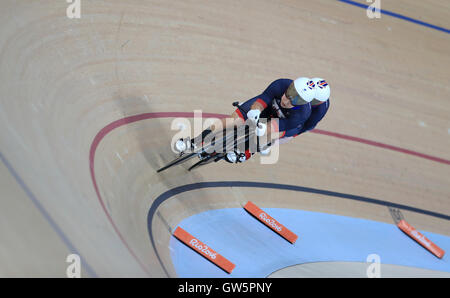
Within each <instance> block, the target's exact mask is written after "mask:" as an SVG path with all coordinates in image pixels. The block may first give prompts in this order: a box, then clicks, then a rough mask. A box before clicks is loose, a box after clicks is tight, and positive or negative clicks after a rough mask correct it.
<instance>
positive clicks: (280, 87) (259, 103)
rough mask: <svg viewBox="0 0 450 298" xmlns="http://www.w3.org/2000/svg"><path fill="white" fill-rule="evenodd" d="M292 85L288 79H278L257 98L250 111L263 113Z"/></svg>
mask: <svg viewBox="0 0 450 298" xmlns="http://www.w3.org/2000/svg"><path fill="white" fill-rule="evenodd" d="M291 83H292V80H290V79H278V80H275V81H273V82H272V83H271V84H270V85H269V86H268V87H267V88H266V90H264V91H263V93H262V94H260V95H259V96H257V100H256V101H255V102H254V103H253V105H252V107H251V109H252V110H255V109H257V110H260V111H261V112H262V111H264V110H265V109H266V108H267V107H269V106H271V105H272V101H273V100H274V99H275V98H281V97H282V96H283V94H284V92H285V91H286V89H287V88H288V87H289V85H290V84H291Z"/></svg>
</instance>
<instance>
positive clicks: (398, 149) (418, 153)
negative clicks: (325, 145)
mask: <svg viewBox="0 0 450 298" xmlns="http://www.w3.org/2000/svg"><path fill="white" fill-rule="evenodd" d="M311 132H313V133H317V134H322V135H327V136H332V137H336V138H340V139H344V140H348V141H353V142H358V143H362V144H366V145H370V146H374V147H379V148H384V149H388V150H392V151H397V152H400V153H404V154H409V155H414V156H417V157H420V158H424V159H428V160H432V161H435V162H439V163H443V164H447V165H450V160H447V159H443V158H440V157H435V156H431V155H427V154H423V153H420V152H416V151H412V150H408V149H404V148H400V147H396V146H392V145H387V144H383V143H380V142H375V141H371V140H367V139H362V138H358V137H352V136H347V135H343V134H340V133H336V132H330V131H325V130H321V129H314V130H312V131H311Z"/></svg>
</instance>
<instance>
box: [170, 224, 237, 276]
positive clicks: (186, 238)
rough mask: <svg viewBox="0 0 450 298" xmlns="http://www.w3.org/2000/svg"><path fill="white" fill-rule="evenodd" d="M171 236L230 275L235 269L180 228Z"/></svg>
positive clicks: (231, 264)
mask: <svg viewBox="0 0 450 298" xmlns="http://www.w3.org/2000/svg"><path fill="white" fill-rule="evenodd" d="M173 235H174V236H175V237H176V238H177V239H178V240H180V241H181V242H183V243H184V244H186V245H187V246H189V247H190V248H192V249H193V250H195V251H196V252H198V253H199V254H201V255H202V256H203V257H205V258H206V259H207V260H209V261H211V262H212V263H214V264H215V265H217V266H219V267H220V268H222V269H223V270H225V271H226V272H228V273H231V272H232V271H233V269H234V268H235V267H236V265H234V264H233V263H231V262H230V261H228V260H227V259H226V258H224V257H223V256H221V255H220V254H218V253H217V252H215V251H214V250H212V249H211V248H210V247H209V246H207V245H206V244H204V243H203V242H201V241H200V240H198V239H197V238H195V237H194V236H192V235H191V234H189V233H188V232H186V231H185V230H183V229H182V228H180V227H178V228H177V229H176V230H175V232H174V233H173Z"/></svg>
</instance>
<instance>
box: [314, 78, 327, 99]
mask: <svg viewBox="0 0 450 298" xmlns="http://www.w3.org/2000/svg"><path fill="white" fill-rule="evenodd" d="M312 80H313V81H314V84H315V85H316V94H315V95H314V98H315V99H317V100H318V101H326V100H328V99H329V98H330V92H331V90H330V85H328V83H327V82H326V81H325V80H324V79H321V78H313V79H312Z"/></svg>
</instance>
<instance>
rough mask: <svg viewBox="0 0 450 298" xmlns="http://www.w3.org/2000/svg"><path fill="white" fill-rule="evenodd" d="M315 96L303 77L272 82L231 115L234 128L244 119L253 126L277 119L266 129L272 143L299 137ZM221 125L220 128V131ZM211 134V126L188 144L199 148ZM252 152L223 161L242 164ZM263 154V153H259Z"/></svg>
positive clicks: (233, 154)
mask: <svg viewBox="0 0 450 298" xmlns="http://www.w3.org/2000/svg"><path fill="white" fill-rule="evenodd" d="M315 96H316V90H315V82H314V81H313V80H311V79H309V78H306V77H300V78H298V79H296V80H291V79H278V80H275V81H274V82H272V83H271V84H270V85H269V86H268V87H267V88H266V89H265V90H264V91H263V92H262V93H261V94H260V95H258V96H256V97H254V98H252V99H249V100H248V101H246V102H244V103H242V104H241V105H240V106H239V108H238V109H236V110H235V111H234V113H233V114H232V115H231V117H232V118H233V119H235V121H234V122H235V123H234V124H235V125H241V124H243V123H244V122H245V121H246V120H247V119H250V120H252V121H255V122H257V121H258V120H259V118H271V119H273V118H278V125H276V123H277V122H276V121H270V125H267V127H266V129H267V134H268V135H270V136H271V139H272V140H276V139H279V138H288V137H292V136H296V135H298V134H300V133H301V131H302V129H303V127H304V124H305V122H306V121H307V120H308V118H309V117H310V115H311V104H310V102H311V101H313V99H314V97H315ZM224 125H225V121H223V125H222V126H220V127H224ZM212 131H214V125H213V126H211V127H210V128H209V129H206V130H204V131H203V132H202V134H201V135H199V136H198V137H196V138H194V139H193V140H190V143H191V144H200V143H202V141H203V140H204V139H205V137H206V136H207V135H208V134H209V133H211V132H212ZM184 142H185V141H184V140H179V143H180V144H178V142H177V144H176V146H177V148H178V145H180V148H185V145H184ZM253 153H254V152H249V150H247V151H246V152H245V153H240V152H230V153H229V154H227V158H226V160H227V161H229V162H233V163H234V162H243V161H245V160H247V159H249V158H250V157H251V155H252V154H253ZM262 153H264V152H262Z"/></svg>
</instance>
